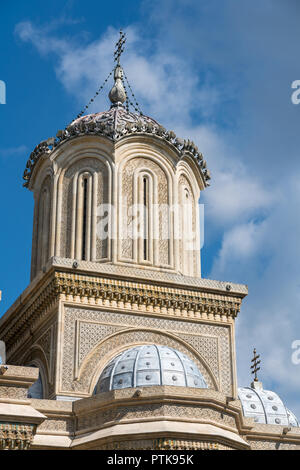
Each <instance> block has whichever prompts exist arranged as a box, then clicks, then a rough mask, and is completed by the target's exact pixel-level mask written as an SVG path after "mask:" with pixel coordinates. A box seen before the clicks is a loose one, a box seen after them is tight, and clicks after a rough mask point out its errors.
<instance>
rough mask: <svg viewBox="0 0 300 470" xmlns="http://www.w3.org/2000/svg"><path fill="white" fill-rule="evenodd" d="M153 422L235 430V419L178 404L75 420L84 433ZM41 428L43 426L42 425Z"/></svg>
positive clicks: (116, 410)
mask: <svg viewBox="0 0 300 470" xmlns="http://www.w3.org/2000/svg"><path fill="white" fill-rule="evenodd" d="M153 418H155V420H159V419H166V418H171V419H176V420H182V421H185V422H186V421H190V422H193V423H194V422H201V423H203V422H204V421H205V422H206V423H210V424H215V423H216V422H217V423H220V424H221V425H222V426H224V425H227V426H228V427H229V428H230V429H232V428H236V426H235V418H234V417H233V416H231V415H229V414H227V413H223V412H222V411H217V410H214V409H213V408H210V407H206V406H191V405H180V404H173V403H170V404H165V403H153V404H141V405H138V404H136V405H133V406H118V407H115V408H110V409H109V408H104V409H102V410H99V411H97V410H93V411H92V412H91V413H90V414H88V415H84V416H79V418H78V419H77V429H80V431H83V430H84V431H85V432H92V431H95V430H97V429H100V428H101V427H103V426H104V425H108V423H110V424H112V423H113V422H116V423H128V422H133V421H135V420H138V421H140V420H144V421H145V420H152V419H153ZM42 426H43V425H42Z"/></svg>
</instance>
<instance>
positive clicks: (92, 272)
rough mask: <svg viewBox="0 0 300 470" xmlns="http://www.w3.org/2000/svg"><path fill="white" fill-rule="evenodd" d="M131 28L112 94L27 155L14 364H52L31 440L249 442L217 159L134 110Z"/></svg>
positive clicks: (95, 444)
mask: <svg viewBox="0 0 300 470" xmlns="http://www.w3.org/2000/svg"><path fill="white" fill-rule="evenodd" d="M124 41H125V36H124V34H123V33H121V37H120V40H119V42H118V44H117V50H116V64H115V67H114V70H113V77H114V84H113V87H112V89H111V91H110V93H109V99H110V109H109V110H107V111H105V112H99V113H95V114H87V115H83V112H82V113H80V115H79V116H78V117H77V118H76V119H75V120H74V121H73V122H72V123H71V124H70V125H68V126H67V127H66V129H64V130H61V131H58V133H57V136H56V137H55V138H50V139H48V140H47V141H44V142H41V143H40V144H39V145H38V146H37V147H36V148H35V150H34V151H33V152H32V154H31V155H30V158H29V160H28V162H27V165H26V170H25V173H24V180H25V186H26V187H27V188H28V189H29V190H31V191H32V193H33V196H34V201H35V208H34V217H33V242H32V261H31V282H30V284H29V286H28V287H27V289H26V290H25V291H24V292H23V293H22V294H21V296H20V297H19V298H18V299H17V301H16V302H15V303H14V304H13V306H12V307H11V308H10V309H9V310H8V312H7V313H6V314H5V315H4V316H3V317H2V318H1V320H0V338H1V340H4V341H5V343H6V347H7V363H8V364H11V365H12V366H9V367H15V369H9V368H8V371H7V374H9V373H10V372H9V371H10V370H12V371H14V370H16V368H17V367H20V368H21V369H22V371H23V370H24V369H25V367H24V366H27V367H29V369H28V370H30V371H31V372H30V373H31V375H32V377H35V380H36V377H37V373H36V374H33V372H32V371H33V370H34V369H33V368H34V367H35V368H38V369H39V378H38V380H37V381H36V382H35V383H34V385H32V384H31V385H30V383H29V382H30V381H29V382H28V386H27V388H28V387H29V385H30V388H29V391H28V392H26V393H27V395H26V399H28V400H30V403H31V406H32V407H34V408H35V410H37V411H38V412H39V413H40V414H41V416H42V415H43V416H44V419H45V421H44V422H43V423H42V424H41V425H39V427H38V429H37V435H36V436H35V438H34V441H33V448H65V447H70V448H71V447H72V448H93V449H104V448H107V449H113V448H136V449H142V448H150V449H154V448H187V449H198V448H199V449H200V448H249V444H248V443H247V442H246V440H245V439H244V438H242V437H241V436H240V434H241V433H242V434H245V433H246V430H247V429H248V428H249V424H247V423H246V424H245V423H244V421H243V417H242V408H241V404H240V402H239V400H238V391H237V379H236V358H235V330H234V323H235V318H236V316H237V314H238V313H239V310H240V306H241V302H242V299H243V298H244V297H245V296H246V295H247V287H246V286H244V285H241V284H233V283H231V282H230V283H229V282H221V281H213V280H209V279H203V278H202V277H201V261H200V241H201V240H200V238H201V237H200V233H201V230H202V228H203V227H201V223H203V222H202V221H201V220H200V217H199V209H198V201H199V197H200V192H201V191H202V190H204V189H205V188H206V187H207V186H209V181H210V174H209V171H208V170H207V168H206V162H205V160H204V159H203V156H202V154H201V152H200V151H199V150H198V148H197V147H196V145H195V144H194V143H193V142H191V141H189V140H182V139H180V138H178V137H177V136H176V135H175V133H174V132H173V131H168V130H166V129H165V128H164V127H162V126H161V125H160V124H158V123H157V122H156V121H155V120H154V119H152V118H150V117H147V116H145V115H144V114H142V113H137V112H132V111H130V110H129V107H128V104H129V101H130V100H129V97H128V92H127V91H126V88H125V87H126V83H125V80H124V71H123V68H122V66H121V64H120V55H121V52H122V48H123V45H124ZM137 110H138V109H135V111H137ZM23 372H24V371H23ZM23 372H22V373H23ZM22 383H23V382H22ZM32 383H33V380H32ZM0 392H1V376H0ZM24 393H25V392H24ZM23 399H25V397H23ZM229 403H230V404H229ZM41 416H40V417H39V419H40V420H42V417H41ZM247 426H248V428H247ZM0 428H1V426H0ZM241 429H242V432H241ZM0 430H1V429H0ZM170 442H173V444H172V445H171V444H170ZM168 446H169V447H168ZM170 446H171V447H170ZM172 446H173V447H172ZM180 446H181V447H180Z"/></svg>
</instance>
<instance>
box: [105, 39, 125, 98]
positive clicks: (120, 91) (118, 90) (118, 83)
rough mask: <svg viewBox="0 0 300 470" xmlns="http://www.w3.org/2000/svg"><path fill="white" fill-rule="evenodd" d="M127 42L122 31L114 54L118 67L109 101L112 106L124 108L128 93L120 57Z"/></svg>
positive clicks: (116, 67)
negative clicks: (125, 87)
mask: <svg viewBox="0 0 300 470" xmlns="http://www.w3.org/2000/svg"><path fill="white" fill-rule="evenodd" d="M125 41H126V36H125V33H123V31H122V30H121V31H120V38H119V40H118V42H117V43H116V49H115V53H114V58H115V62H117V65H116V66H115V69H114V80H115V83H114V86H113V87H112V89H111V90H110V92H109V95H108V96H109V99H110V101H111V102H112V106H122V105H123V103H124V102H125V101H126V92H125V89H124V86H123V69H122V67H121V65H120V57H121V55H122V53H123V52H124V44H125Z"/></svg>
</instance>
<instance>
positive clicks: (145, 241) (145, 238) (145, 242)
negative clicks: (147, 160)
mask: <svg viewBox="0 0 300 470" xmlns="http://www.w3.org/2000/svg"><path fill="white" fill-rule="evenodd" d="M147 183H148V181H147V178H143V196H144V197H143V199H144V201H143V204H144V223H143V225H144V236H143V250H144V260H145V261H147V260H148V218H147V211H148V184H147Z"/></svg>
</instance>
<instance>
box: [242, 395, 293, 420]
mask: <svg viewBox="0 0 300 470" xmlns="http://www.w3.org/2000/svg"><path fill="white" fill-rule="evenodd" d="M238 395H239V399H240V401H241V403H242V409H243V414H244V416H246V417H247V418H254V421H255V422H256V423H263V424H278V425H280V426H297V427H298V426H299V422H298V420H297V418H296V416H295V415H294V414H293V413H292V412H291V411H290V410H288V409H287V408H286V407H285V405H284V403H283V402H282V400H281V399H280V398H279V396H278V395H277V394H276V393H275V392H271V391H269V390H263V388H258V387H256V388H252V387H244V388H239V389H238Z"/></svg>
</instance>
